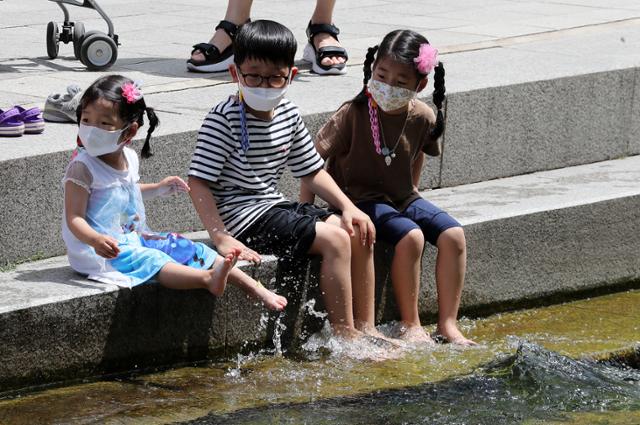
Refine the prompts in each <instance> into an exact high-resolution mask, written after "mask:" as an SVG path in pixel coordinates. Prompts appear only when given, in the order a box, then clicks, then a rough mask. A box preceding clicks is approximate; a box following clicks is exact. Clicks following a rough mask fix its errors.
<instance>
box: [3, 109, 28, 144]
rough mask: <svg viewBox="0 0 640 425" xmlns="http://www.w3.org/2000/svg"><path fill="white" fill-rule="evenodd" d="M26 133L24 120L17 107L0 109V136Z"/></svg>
mask: <svg viewBox="0 0 640 425" xmlns="http://www.w3.org/2000/svg"><path fill="white" fill-rule="evenodd" d="M23 134H24V122H23V121H22V120H21V119H20V111H18V110H17V109H16V108H11V109H7V110H6V111H3V110H2V109H0V137H17V136H22V135H23Z"/></svg>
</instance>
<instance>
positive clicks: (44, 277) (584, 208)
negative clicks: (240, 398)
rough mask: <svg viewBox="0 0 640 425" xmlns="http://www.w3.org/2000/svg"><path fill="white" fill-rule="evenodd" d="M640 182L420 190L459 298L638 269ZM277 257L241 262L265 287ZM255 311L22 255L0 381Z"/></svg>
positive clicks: (533, 178) (578, 287) (73, 367)
mask: <svg viewBox="0 0 640 425" xmlns="http://www.w3.org/2000/svg"><path fill="white" fill-rule="evenodd" d="M639 180H640V156H637V157H631V158H626V159H622V160H616V161H606V162H602V163H597V164H591V165H585V166H579V167H572V168H568V169H563V170H555V171H548V172H541V173H535V174H531V175H527V176H519V177H513V178H508V179H502V180H495V181H491V182H483V183H478V184H473V185H467V186H462V187H456V188H450V189H440V190H434V191H430V192H424V193H423V195H424V196H425V197H426V198H428V199H429V200H431V201H432V202H434V203H436V204H439V205H440V206H441V207H443V208H444V209H446V210H448V211H449V212H450V213H451V214H452V215H453V216H456V217H458V218H459V219H460V221H461V222H462V223H463V224H464V225H465V229H466V230H465V232H466V235H467V241H468V251H469V254H468V257H469V261H468V272H467V279H466V289H465V291H464V293H463V298H462V308H463V310H467V311H470V310H474V309H482V308H483V307H486V306H494V307H495V306H496V305H497V306H498V309H508V308H509V306H511V305H522V303H524V302H526V301H527V300H535V299H539V298H542V297H548V296H551V295H554V294H563V293H570V292H573V291H583V290H586V289H594V288H598V287H600V288H605V289H606V288H607V287H609V286H611V285H618V284H620V283H621V282H631V281H638V280H639V279H640V263H639V262H638V260H637V258H636V257H635V256H634V255H631V254H630V253H634V252H638V251H639V250H640V241H638V239H637V237H636V235H637V234H640V227H639V226H640V187H638V185H637V182H638V181H639ZM196 236H200V237H204V236H205V235H204V234H203V233H199V234H198V235H196ZM389 254H390V250H389V248H388V247H385V246H382V245H380V246H379V247H378V248H377V252H376V264H377V270H376V274H377V281H378V289H379V290H378V293H379V294H383V293H386V292H388V286H387V285H386V279H387V270H388V267H387V263H388V258H389ZM434 258H435V256H434V251H433V249H432V248H430V247H429V248H427V250H426V253H425V257H424V263H423V276H422V279H423V289H422V296H421V302H420V311H421V314H422V315H423V316H424V317H427V316H430V315H432V314H433V313H434V312H435V305H436V304H435V296H434V295H435V290H434V288H433V286H434V283H433V267H434ZM275 266H276V262H275V260H274V259H273V258H270V259H266V261H264V262H263V263H262V265H261V266H260V267H258V268H256V269H252V268H249V269H247V270H248V271H250V272H251V273H253V274H254V275H255V276H256V277H257V278H259V279H260V280H261V281H262V282H264V283H266V284H267V285H268V286H270V287H273V286H274V285H277V284H278V283H279V282H281V281H282V279H281V276H278V275H277V270H276V267H275ZM245 267H246V266H245ZM297 272H298V279H299V280H303V279H304V280H305V281H306V282H307V283H308V282H309V281H312V282H313V281H314V280H315V275H314V274H312V275H311V277H310V278H308V276H307V270H306V269H305V268H299V269H298V270H297ZM307 283H304V284H302V285H301V286H299V287H298V288H296V291H297V294H298V295H296V296H294V297H290V304H289V307H288V308H287V312H286V313H285V315H284V316H283V317H282V318H281V319H282V320H283V321H284V322H286V323H287V324H288V325H289V331H290V332H292V331H294V330H295V331H296V332H299V329H300V326H301V325H300V321H301V320H302V319H301V317H302V318H303V317H304V315H300V314H299V312H300V311H302V310H304V308H305V307H304V303H303V300H305V299H307V298H313V297H314V296H316V295H317V294H315V293H313V292H312V291H313V285H308V284H307ZM310 291H311V292H310ZM378 298H379V305H380V307H379V309H378V310H379V312H380V314H379V315H378V317H382V318H383V320H387V319H389V318H392V317H395V311H394V309H393V301H392V300H391V299H387V297H386V296H384V295H381V296H379V297H378ZM316 308H317V307H316ZM263 314H264V312H263V310H262V308H261V306H259V305H257V304H256V303H255V302H252V301H249V300H248V299H247V297H246V296H244V295H243V294H241V293H240V291H238V290H236V289H235V288H233V287H230V288H229V290H228V291H227V292H226V293H225V295H224V297H223V298H222V299H220V300H217V299H215V298H213V297H210V296H208V294H207V293H206V292H204V291H171V290H167V289H164V288H161V287H159V286H157V285H146V286H142V287H139V288H136V289H134V290H117V289H116V288H115V287H109V286H105V285H100V284H95V283H91V282H87V281H84V280H81V279H79V278H78V276H77V275H76V274H74V273H73V272H72V271H71V270H70V269H69V268H68V266H67V264H66V259H65V258H55V259H49V260H44V261H39V262H33V263H27V264H23V265H20V266H19V267H17V268H16V269H15V270H13V271H10V272H4V273H1V274H0V358H2V359H3V362H2V363H0V389H1V390H6V389H10V388H17V387H23V386H25V385H29V384H31V383H34V382H37V383H48V382H55V381H58V380H62V379H70V378H82V377H85V376H93V375H98V374H102V373H109V372H115V371H122V370H127V369H132V368H135V367H138V366H140V365H145V366H148V367H152V366H158V365H166V364H171V363H176V362H184V361H191V360H196V359H203V358H208V357H212V356H218V355H221V354H226V355H230V354H232V353H233V352H235V351H234V350H237V349H238V348H239V347H240V346H241V345H242V344H243V343H244V342H246V341H249V342H254V343H256V344H258V345H264V344H265V343H267V342H268V341H267V336H268V335H270V333H269V331H268V329H266V327H265V326H258V323H260V319H261V317H263ZM273 318H274V316H272V317H271V319H273ZM267 322H268V324H267V327H268V326H271V325H272V324H273V320H271V321H267ZM294 322H295V323H294ZM1 390H0V391H1Z"/></svg>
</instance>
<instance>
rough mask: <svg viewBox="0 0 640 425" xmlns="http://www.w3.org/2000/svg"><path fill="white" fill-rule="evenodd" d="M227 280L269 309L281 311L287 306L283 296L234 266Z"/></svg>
mask: <svg viewBox="0 0 640 425" xmlns="http://www.w3.org/2000/svg"><path fill="white" fill-rule="evenodd" d="M229 282H231V283H232V284H233V285H235V286H237V287H238V288H240V289H242V290H243V291H244V292H246V293H247V294H249V296H251V297H253V298H255V299H258V300H260V301H262V303H264V305H265V306H266V307H267V308H268V309H269V310H277V311H282V310H284V308H285V307H286V306H287V299H286V298H285V297H283V296H281V295H278V294H276V293H275V292H272V291H270V290H268V289H267V288H265V287H264V286H262V284H261V283H260V282H258V281H257V280H255V279H253V278H252V277H251V276H249V275H248V274H246V273H245V272H243V271H242V270H240V269H237V268H234V269H233V270H231V272H230V273H229Z"/></svg>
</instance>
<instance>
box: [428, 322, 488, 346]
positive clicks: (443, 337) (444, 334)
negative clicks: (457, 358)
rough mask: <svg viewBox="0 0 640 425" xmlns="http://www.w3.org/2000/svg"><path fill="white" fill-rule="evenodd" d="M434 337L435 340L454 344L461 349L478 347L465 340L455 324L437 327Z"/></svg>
mask: <svg viewBox="0 0 640 425" xmlns="http://www.w3.org/2000/svg"><path fill="white" fill-rule="evenodd" d="M435 335H436V337H435V338H436V340H440V341H441V342H443V343H445V344H455V345H461V346H463V347H473V346H476V345H478V343H477V342H475V341H473V340H471V339H468V338H465V336H464V335H462V332H460V330H459V329H458V327H457V326H456V325H455V324H453V325H449V326H442V327H441V326H438V328H437V329H436V332H435Z"/></svg>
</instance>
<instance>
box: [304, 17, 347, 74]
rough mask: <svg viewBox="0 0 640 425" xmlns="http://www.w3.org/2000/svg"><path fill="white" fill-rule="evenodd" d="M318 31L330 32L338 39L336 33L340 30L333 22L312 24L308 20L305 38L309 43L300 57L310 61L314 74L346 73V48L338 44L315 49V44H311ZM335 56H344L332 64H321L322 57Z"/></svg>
mask: <svg viewBox="0 0 640 425" xmlns="http://www.w3.org/2000/svg"><path fill="white" fill-rule="evenodd" d="M320 33H326V34H330V35H331V36H332V37H333V38H335V39H336V41H338V34H340V30H339V29H338V27H336V26H335V25H333V24H312V23H311V21H309V25H307V38H308V39H309V43H308V44H307V45H306V46H305V48H304V52H303V54H302V58H303V59H304V60H306V61H307V62H311V69H312V70H313V72H315V73H316V74H321V75H326V74H331V75H338V74H346V72H347V68H346V66H347V64H346V61H347V59H349V55H347V51H346V49H345V48H344V47H338V46H325V47H320V48H319V49H316V46H315V45H314V44H313V37H315V36H316V35H317V34H320ZM336 57H338V58H344V59H345V62H344V63H338V64H333V65H323V64H322V59H324V58H336Z"/></svg>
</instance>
